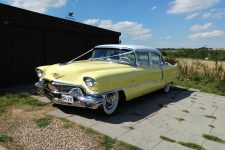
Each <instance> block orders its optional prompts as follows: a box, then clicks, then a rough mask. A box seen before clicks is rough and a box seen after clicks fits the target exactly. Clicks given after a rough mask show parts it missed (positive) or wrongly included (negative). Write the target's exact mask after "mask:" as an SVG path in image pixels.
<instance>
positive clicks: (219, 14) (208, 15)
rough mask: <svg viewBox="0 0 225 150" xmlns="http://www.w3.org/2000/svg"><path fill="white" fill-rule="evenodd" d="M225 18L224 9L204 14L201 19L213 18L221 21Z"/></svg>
mask: <svg viewBox="0 0 225 150" xmlns="http://www.w3.org/2000/svg"><path fill="white" fill-rule="evenodd" d="M224 16H225V9H224V10H216V9H213V10H210V12H206V13H204V14H203V15H202V18H204V19H207V18H213V19H221V18H223V17H224Z"/></svg>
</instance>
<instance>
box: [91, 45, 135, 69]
mask: <svg viewBox="0 0 225 150" xmlns="http://www.w3.org/2000/svg"><path fill="white" fill-rule="evenodd" d="M90 60H103V61H114V62H118V63H124V64H128V65H133V66H134V65H135V64H136V61H135V55H134V51H131V50H126V49H105V48H96V49H94V50H93V53H92V56H91V58H90Z"/></svg>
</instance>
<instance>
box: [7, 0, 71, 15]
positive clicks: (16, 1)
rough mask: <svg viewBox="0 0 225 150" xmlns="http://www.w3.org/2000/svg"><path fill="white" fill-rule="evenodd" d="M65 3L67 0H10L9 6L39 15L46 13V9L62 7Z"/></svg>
mask: <svg viewBox="0 0 225 150" xmlns="http://www.w3.org/2000/svg"><path fill="white" fill-rule="evenodd" d="M66 2H67V0H11V1H10V2H9V4H10V5H12V6H15V7H19V8H23V9H27V10H31V11H35V12H39V13H46V12H47V11H48V8H58V7H62V6H64V5H65V4H66Z"/></svg>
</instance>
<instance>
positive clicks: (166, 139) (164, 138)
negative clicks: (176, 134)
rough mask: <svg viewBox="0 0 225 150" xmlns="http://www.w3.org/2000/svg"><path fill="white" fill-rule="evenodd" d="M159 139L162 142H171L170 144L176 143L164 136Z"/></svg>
mask: <svg viewBox="0 0 225 150" xmlns="http://www.w3.org/2000/svg"><path fill="white" fill-rule="evenodd" d="M160 138H161V139H162V140H164V141H167V142H172V143H174V142H176V141H175V140H173V139H171V138H168V137H166V136H162V135H161V136H160Z"/></svg>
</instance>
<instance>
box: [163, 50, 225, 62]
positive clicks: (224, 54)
mask: <svg viewBox="0 0 225 150" xmlns="http://www.w3.org/2000/svg"><path fill="white" fill-rule="evenodd" d="M161 53H162V54H163V56H166V57H168V58H193V59H205V58H208V59H209V60H218V61H225V51H223V50H209V49H207V48H203V49H178V50H161Z"/></svg>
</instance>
